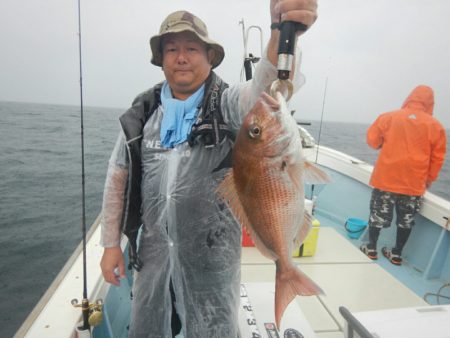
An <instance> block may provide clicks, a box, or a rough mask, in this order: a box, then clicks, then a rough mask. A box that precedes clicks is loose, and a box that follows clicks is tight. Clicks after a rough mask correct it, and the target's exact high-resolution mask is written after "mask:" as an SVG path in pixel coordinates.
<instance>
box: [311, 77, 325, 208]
mask: <svg viewBox="0 0 450 338" xmlns="http://www.w3.org/2000/svg"><path fill="white" fill-rule="evenodd" d="M327 88H328V75H327V77H326V79H325V89H324V91H323V100H322V113H321V115H320V125H319V135H318V137H317V144H316V160H315V161H314V163H316V164H317V159H318V158H319V146H320V136H321V135H322V124H323V112H324V111H325V100H326V97H327ZM314 187H315V185H314V184H312V185H311V200H313V199H314Z"/></svg>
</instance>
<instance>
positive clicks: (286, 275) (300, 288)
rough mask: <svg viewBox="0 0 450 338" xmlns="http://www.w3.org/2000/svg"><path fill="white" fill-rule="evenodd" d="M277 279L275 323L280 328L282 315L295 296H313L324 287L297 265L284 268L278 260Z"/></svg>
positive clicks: (320, 292)
mask: <svg viewBox="0 0 450 338" xmlns="http://www.w3.org/2000/svg"><path fill="white" fill-rule="evenodd" d="M276 266H277V273H276V281H275V323H276V325H277V328H278V329H279V328H280V322H281V317H282V316H283V313H284V311H285V310H286V308H287V306H288V305H289V303H290V302H291V301H292V300H293V299H294V298H295V296H297V295H300V296H312V295H318V294H323V291H322V289H321V288H320V287H319V286H318V285H317V284H316V283H314V282H313V281H312V280H311V279H310V278H309V277H308V276H306V275H305V274H304V273H303V272H302V271H300V270H299V269H298V268H297V267H296V266H295V265H290V266H289V268H288V269H284V270H282V269H281V268H280V264H279V263H278V261H277V262H276Z"/></svg>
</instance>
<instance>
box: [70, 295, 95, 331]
mask: <svg viewBox="0 0 450 338" xmlns="http://www.w3.org/2000/svg"><path fill="white" fill-rule="evenodd" d="M70 303H71V304H72V305H73V307H79V308H81V310H82V311H83V313H84V312H86V313H87V314H88V322H89V325H90V326H97V325H100V323H101V322H102V320H103V300H102V299H97V300H96V301H95V303H89V301H88V300H87V299H83V300H82V302H81V304H79V303H78V299H72V300H71V302H70Z"/></svg>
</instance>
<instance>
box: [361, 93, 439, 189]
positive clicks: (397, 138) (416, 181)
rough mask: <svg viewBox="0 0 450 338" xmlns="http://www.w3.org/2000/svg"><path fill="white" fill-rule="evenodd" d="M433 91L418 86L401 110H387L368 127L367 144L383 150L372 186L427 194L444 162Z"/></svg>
mask: <svg viewBox="0 0 450 338" xmlns="http://www.w3.org/2000/svg"><path fill="white" fill-rule="evenodd" d="M433 107H434V94H433V90H432V89H431V88H430V87H427V86H423V85H421V86H418V87H416V88H415V89H414V90H413V91H412V92H411V94H410V95H409V96H408V98H407V99H406V100H405V102H404V103H403V106H402V108H401V109H400V110H396V111H392V112H388V113H384V114H382V115H380V116H379V117H378V118H377V120H376V121H375V122H374V123H373V124H372V125H371V126H370V127H369V129H368V131H367V143H368V144H369V146H371V147H372V148H375V149H380V154H379V156H378V159H377V162H376V164H375V167H374V170H373V172H372V176H371V179H370V185H371V186H373V187H374V188H377V189H380V190H384V191H389V192H394V193H399V194H405V195H413V196H421V195H423V194H424V192H425V190H426V186H427V182H428V183H431V182H433V181H435V180H436V179H437V177H438V173H439V171H440V169H441V167H442V165H443V163H444V158H445V152H446V135H445V130H444V128H443V127H442V125H441V124H440V123H439V122H438V121H437V120H436V119H435V118H434V117H433V116H432V115H433Z"/></svg>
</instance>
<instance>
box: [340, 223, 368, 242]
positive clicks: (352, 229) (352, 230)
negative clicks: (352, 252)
mask: <svg viewBox="0 0 450 338" xmlns="http://www.w3.org/2000/svg"><path fill="white" fill-rule="evenodd" d="M366 227H367V221H364V220H362V219H360V218H349V219H347V221H346V222H345V230H347V235H348V237H350V238H355V239H358V238H359V237H360V236H361V234H362V233H363V231H364V229H366Z"/></svg>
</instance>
